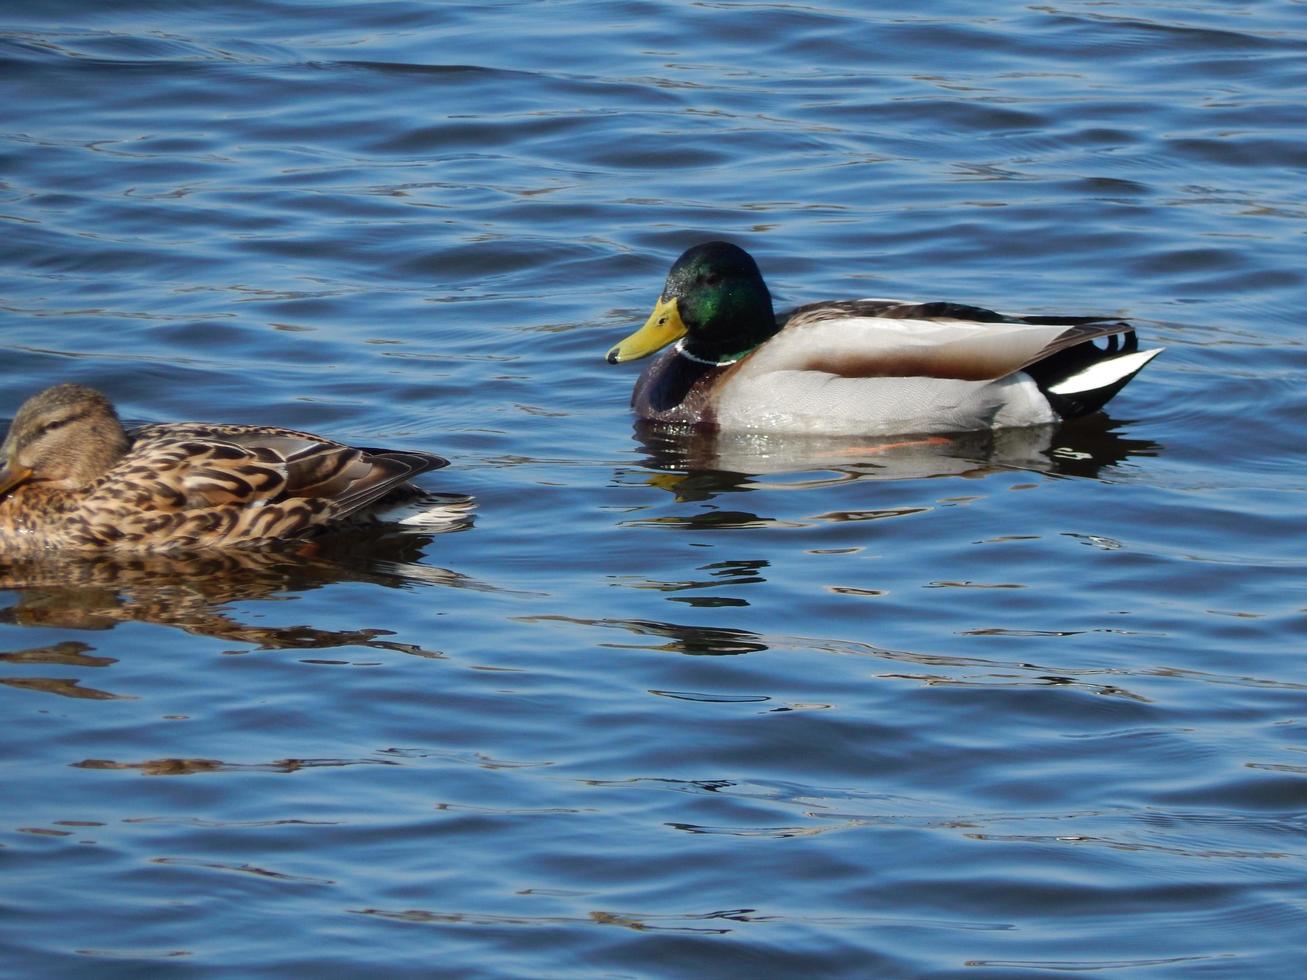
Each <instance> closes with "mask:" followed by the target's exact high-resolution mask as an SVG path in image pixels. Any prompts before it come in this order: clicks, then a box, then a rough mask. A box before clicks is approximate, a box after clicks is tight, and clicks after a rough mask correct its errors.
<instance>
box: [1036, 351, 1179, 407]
mask: <svg viewBox="0 0 1307 980" xmlns="http://www.w3.org/2000/svg"><path fill="white" fill-rule="evenodd" d="M1163 350H1165V348H1163V347H1156V348H1154V349H1153V350H1141V351H1135V352H1134V353H1133V354H1122V355H1121V356H1120V357H1109V358H1106V359H1104V360H1101V361H1096V362H1095V363H1093V364H1091V365H1089V367H1087V368H1085V369H1084V370H1083V371H1078V372H1076V373H1075V374H1073V375H1071V377H1069V378H1063V379H1062V380H1061V381H1059V382H1058V383H1057V384H1055V385H1050V386H1049V388H1048V390H1049V392H1051V393H1052V394H1054V395H1075V394H1079V393H1080V392H1084V391H1097V390H1098V389H1100V388H1106V387H1108V386H1109V385H1114V384H1116V383H1117V382H1118V381H1121V380H1122V379H1124V378H1128V377H1130V376H1131V375H1132V374H1135V373H1137V372H1138V371H1140V370H1142V369H1143V366H1144V365H1145V364H1147V363H1148V362H1149V361H1151V360H1152V359H1153V358H1154V357H1156V356H1157V355H1158V354H1160V353H1162V351H1163Z"/></svg>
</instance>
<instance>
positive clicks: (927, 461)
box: [635, 415, 1160, 501]
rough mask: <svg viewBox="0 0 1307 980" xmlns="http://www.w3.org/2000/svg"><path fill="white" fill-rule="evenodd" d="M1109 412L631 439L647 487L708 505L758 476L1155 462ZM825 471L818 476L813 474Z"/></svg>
mask: <svg viewBox="0 0 1307 980" xmlns="http://www.w3.org/2000/svg"><path fill="white" fill-rule="evenodd" d="M1117 425H1118V423H1116V422H1114V421H1113V420H1111V419H1110V418H1108V417H1107V416H1104V415H1096V416H1091V417H1088V418H1083V419H1076V420H1073V421H1070V422H1064V423H1060V424H1054V425H1039V426H1027V427H1022V428H1008V429H996V430H989V431H977V432H959V433H951V434H928V435H916V436H913V435H904V436H892V437H865V438H859V437H853V436H812V435H785V434H778V433H748V432H714V431H704V430H702V429H687V428H686V427H684V426H668V425H665V424H661V423H655V422H647V421H640V422H637V423H636V425H635V438H636V441H637V442H638V443H639V444H640V449H641V450H642V451H643V453H644V455H645V457H646V466H647V467H648V468H649V469H652V470H654V471H655V473H654V475H653V476H650V475H649V474H648V472H647V470H641V471H640V476H639V479H640V480H641V482H645V483H648V484H650V485H652V486H657V487H661V488H662V489H664V490H667V491H669V492H671V493H674V494H675V495H676V497H677V499H678V500H682V501H702V500H709V499H711V498H712V497H714V496H716V495H718V494H721V493H730V492H733V491H742V490H751V489H756V487H757V485H756V484H755V480H754V478H755V477H759V476H770V475H778V474H785V473H795V474H799V473H805V472H806V473H813V474H814V479H813V481H812V483H813V485H818V484H826V483H837V482H844V481H849V480H918V479H926V478H931V477H964V478H969V479H979V478H983V477H986V476H989V475H991V474H994V473H1003V472H1012V471H1020V472H1029V473H1042V474H1046V475H1049V476H1067V477H1082V478H1089V479H1094V478H1097V477H1098V476H1099V475H1100V474H1101V473H1102V472H1103V471H1104V470H1107V469H1109V468H1111V467H1114V466H1118V465H1120V464H1121V463H1123V462H1125V461H1126V460H1128V459H1130V458H1132V457H1136V456H1154V455H1156V454H1157V453H1158V452H1159V451H1160V446H1159V445H1158V444H1157V443H1156V442H1154V441H1152V440H1150V439H1139V438H1131V437H1127V436H1124V435H1122V434H1121V433H1120V432H1118V431H1117ZM818 472H822V475H821V476H817V475H816V474H817V473H818Z"/></svg>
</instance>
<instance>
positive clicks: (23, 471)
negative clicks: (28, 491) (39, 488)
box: [0, 466, 32, 497]
mask: <svg viewBox="0 0 1307 980" xmlns="http://www.w3.org/2000/svg"><path fill="white" fill-rule="evenodd" d="M31 475H32V471H31V470H29V469H28V468H27V467H25V466H0V497H3V496H4V495H5V494H7V493H8V492H9V491H10V490H12V489H13V488H14V487H16V486H18V485H19V484H20V483H22V482H23V481H25V480H26V479H27V478H28V477H29V476H31Z"/></svg>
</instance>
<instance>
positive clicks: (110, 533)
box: [0, 384, 447, 551]
mask: <svg viewBox="0 0 1307 980" xmlns="http://www.w3.org/2000/svg"><path fill="white" fill-rule="evenodd" d="M446 462H447V461H446V460H444V459H441V458H440V457H439V456H432V455H430V454H427V453H420V452H406V451H398V450H386V449H361V448H355V447H353V446H346V445H342V444H340V443H337V442H332V441H331V440H329V439H324V438H322V437H321V436H315V435H312V434H311V433H307V432H297V431H294V430H291V429H282V428H277V427H275V426H259V425H216V424H207V423H198V422H179V423H166V424H158V425H145V426H141V427H140V428H138V429H135V430H133V431H131V432H124V430H123V428H122V425H121V423H120V422H119V421H118V417H117V414H116V413H115V412H114V409H113V406H112V405H111V404H110V403H109V401H108V399H106V398H105V397H104V396H103V395H101V394H100V393H99V392H97V391H94V390H92V389H90V388H85V387H82V386H81V385H70V384H65V385H58V386H56V387H54V388H49V389H46V390H45V391H43V392H41V393H40V394H37V395H35V396H33V397H32V398H30V399H29V400H28V401H27V402H25V403H24V404H23V406H22V407H21V408H20V409H19V411H18V414H17V416H16V417H15V418H14V422H13V424H12V425H11V426H10V429H9V434H8V436H7V437H6V438H5V441H4V445H3V446H2V447H0V549H3V550H11V551H12V550H31V549H36V548H68V549H80V550H87V549H97V548H124V549H137V550H169V549H194V548H205V547H210V546H215V545H216V546H228V545H244V544H252V543H255V542H259V541H268V540H274V539H293V538H300V537H305V536H308V535H311V534H314V533H315V532H318V531H320V530H322V529H325V528H327V527H329V526H330V525H332V524H336V523H340V522H343V521H348V520H349V519H350V518H351V517H352V516H356V515H359V514H360V513H361V512H363V511H364V510H366V509H367V508H368V507H370V506H371V505H373V504H376V503H377V502H379V501H380V500H381V499H382V498H383V497H386V496H387V495H390V494H391V493H392V492H403V488H404V487H405V484H407V482H408V481H409V480H410V479H412V478H413V477H414V476H416V475H418V474H419V473H422V472H425V471H426V470H430V469H435V468H437V467H440V466H444V465H446Z"/></svg>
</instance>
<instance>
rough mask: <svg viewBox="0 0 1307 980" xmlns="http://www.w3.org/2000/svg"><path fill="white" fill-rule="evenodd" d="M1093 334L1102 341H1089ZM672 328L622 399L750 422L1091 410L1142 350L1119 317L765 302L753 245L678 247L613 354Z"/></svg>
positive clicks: (713, 420) (887, 421)
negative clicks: (647, 306)
mask: <svg viewBox="0 0 1307 980" xmlns="http://www.w3.org/2000/svg"><path fill="white" fill-rule="evenodd" d="M1098 337H1106V338H1108V339H1107V341H1106V342H1105V346H1104V347H1098V346H1096V345H1095V344H1093V343H1092V341H1093V340H1094V339H1095V338H1098ZM673 341H676V344H675V346H674V347H673V348H672V349H671V350H669V351H666V352H665V353H664V354H663V355H662V356H661V357H659V358H658V359H657V360H655V361H654V362H652V363H651V364H650V365H649V367H648V368H646V369H645V372H644V374H642V375H641V376H640V380H639V381H637V382H636V385H635V391H634V392H633V394H632V396H631V404H632V406H633V407H634V408H635V411H636V413H637V414H638V415H639V416H640V417H641V418H645V419H650V420H653V421H660V422H669V423H674V424H679V425H688V426H694V427H701V428H710V429H711V428H718V429H723V430H740V431H755V432H791V433H804V432H807V433H822V434H826V435H890V434H901V433H936V432H960V431H966V430H970V429H987V428H992V427H998V426H1022V425H1038V424H1042V423H1047V422H1055V421H1057V420H1058V419H1059V418H1071V417H1073V416H1077V415H1086V414H1088V413H1090V412H1094V411H1097V410H1098V409H1099V408H1101V407H1102V406H1103V404H1104V403H1106V402H1107V400H1108V399H1109V398H1111V397H1112V396H1113V395H1115V394H1116V393H1117V392H1118V391H1120V390H1121V389H1122V388H1123V387H1124V386H1125V384H1126V382H1128V381H1129V380H1130V379H1131V378H1132V377H1134V376H1135V374H1137V373H1138V372H1139V370H1140V369H1142V368H1143V366H1144V365H1145V364H1147V363H1148V362H1149V361H1150V360H1152V359H1153V358H1154V357H1155V356H1156V355H1157V354H1159V353H1161V350H1160V348H1159V349H1157V350H1146V351H1141V350H1139V341H1138V339H1137V338H1136V336H1135V332H1134V330H1133V329H1132V328H1131V327H1130V325H1129V324H1128V323H1122V322H1120V321H1116V320H1106V319H1102V318H1099V317H1071V316H1046V317H1020V316H1004V315H1002V314H999V313H994V312H992V311H990V310H984V309H979V308H977V307H974V306H962V305H959V304H957V303H903V302H899V301H896V300H883V299H863V300H849V301H842V302H824V303H812V304H810V305H807V306H800V307H798V308H797V309H795V310H793V311H791V312H789V313H787V314H784V315H782V316H781V317H777V316H776V315H775V314H774V313H773V312H772V302H771V295H770V294H769V293H768V291H767V286H766V284H765V283H764V282H763V281H762V274H761V273H759V271H758V266H757V264H756V263H755V262H754V260H753V257H752V256H750V255H749V253H748V252H745V251H744V250H743V249H741V248H739V247H737V246H735V245H732V244H730V243H729V242H708V243H706V244H703V245H696V246H695V247H694V248H691V249H690V250H688V251H687V252H685V254H683V255H682V256H681V257H680V258H679V259H677V260H676V264H675V265H673V266H672V270H671V272H669V273H668V274H667V282H666V284H665V285H664V286H663V293H662V296H661V298H660V299H659V300H658V304H657V305H656V306H655V307H654V311H653V313H652V314H651V315H650V317H649V320H648V322H646V323H645V325H644V326H643V327H641V328H640V329H639V330H638V331H636V332H635V333H633V334H632V335H631V336H629V337H627V338H626V339H625V340H623V341H622V342H621V343H620V344H618V345H617V346H616V347H614V348H613V349H612V350H610V351H609V352H608V362H609V363H610V364H618V363H621V362H623V361H631V360H635V359H636V358H640V357H645V356H646V355H649V354H652V353H653V352H654V351H657V350H659V349H660V348H662V347H665V346H666V345H667V344H670V343H672V342H673Z"/></svg>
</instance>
